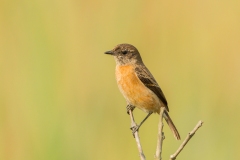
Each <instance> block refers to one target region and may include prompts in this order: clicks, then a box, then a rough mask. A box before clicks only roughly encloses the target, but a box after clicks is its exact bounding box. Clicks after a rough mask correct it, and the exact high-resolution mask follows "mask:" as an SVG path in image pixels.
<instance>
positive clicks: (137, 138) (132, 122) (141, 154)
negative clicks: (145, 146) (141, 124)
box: [129, 110, 146, 160]
mask: <svg viewBox="0 0 240 160" xmlns="http://www.w3.org/2000/svg"><path fill="white" fill-rule="evenodd" d="M129 115H130V118H131V127H134V126H136V125H137V124H136V123H135V121H134V117H133V113H132V111H131V110H129ZM134 137H135V140H136V143H137V148H138V152H139V156H140V159H141V160H146V158H145V155H144V154H143V150H142V146H141V143H140V138H139V135H138V131H136V132H135V133H134Z"/></svg>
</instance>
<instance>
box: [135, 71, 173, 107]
mask: <svg viewBox="0 0 240 160" xmlns="http://www.w3.org/2000/svg"><path fill="white" fill-rule="evenodd" d="M135 71H136V74H137V76H138V78H139V79H140V80H141V81H142V83H143V84H144V85H145V86H146V87H148V88H149V89H150V90H151V91H153V93H155V94H156V95H157V97H158V98H159V99H160V100H161V101H162V102H163V104H164V105H165V107H166V109H167V111H169V109H168V104H167V100H166V98H165V96H164V94H163V92H162V90H161V88H160V87H159V85H158V84H157V82H156V80H155V79H154V77H153V76H152V74H151V73H150V71H149V70H148V69H147V67H145V66H144V67H143V66H140V67H139V66H137V67H136V68H135Z"/></svg>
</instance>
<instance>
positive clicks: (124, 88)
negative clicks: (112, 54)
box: [116, 65, 161, 112]
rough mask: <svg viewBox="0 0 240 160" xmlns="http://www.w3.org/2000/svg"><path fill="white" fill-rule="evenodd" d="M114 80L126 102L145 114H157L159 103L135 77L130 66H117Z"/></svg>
mask: <svg viewBox="0 0 240 160" xmlns="http://www.w3.org/2000/svg"><path fill="white" fill-rule="evenodd" d="M116 79H117V84H118V87H119V90H120V91H121V93H122V94H123V96H124V98H125V99H126V101H127V102H128V103H129V104H131V105H133V106H135V107H138V108H139V109H141V110H143V111H145V112H158V111H159V109H160V106H161V105H160V101H159V99H158V97H157V96H156V95H155V94H154V93H153V92H152V91H151V90H150V89H148V88H147V87H146V86H145V85H144V84H143V83H142V82H141V80H140V79H139V78H138V77H137V75H136V73H135V70H134V67H133V66H132V65H125V66H117V67H116Z"/></svg>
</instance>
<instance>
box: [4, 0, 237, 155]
mask: <svg viewBox="0 0 240 160" xmlns="http://www.w3.org/2000/svg"><path fill="white" fill-rule="evenodd" d="M239 7H240V2H239V1H226V0H225V1H221V2H220V1H214V0H212V1H196V0H195V1H166V2H164V1H151V2H149V1H146V2H144V1H140V2H134V1H40V0H33V1H27V0H23V1H15V0H9V1H7V0H2V1H0V77H1V79H0V159H3V160H31V159H34V160H43V159H44V160H47V159H49V160H50V159H51V160H53V159H57V160H61V159H63V160H65V159H71V160H75V159H87V160H88V159H104V160H108V159H116V160H117V159H138V154H137V149H136V144H135V142H134V140H133V138H132V136H131V133H130V130H129V129H128V128H129V126H130V120H129V117H128V115H127V114H126V112H125V105H126V104H125V101H124V99H123V97H122V96H121V94H120V93H119V91H118V89H117V86H116V83H115V77H114V67H115V62H114V60H113V58H112V57H110V56H106V55H104V54H103V52H104V51H106V50H109V49H112V48H113V47H114V46H115V45H117V44H119V43H131V44H133V45H135V46H136V47H137V48H138V49H139V50H140V52H141V54H142V57H143V59H144V62H145V64H146V65H147V66H148V68H149V69H150V70H151V72H152V73H153V75H154V76H155V78H156V79H157V80H158V82H159V84H160V85H161V87H162V89H163V91H164V93H165V95H166V97H167V99H168V101H169V107H170V114H171V116H172V117H173V119H174V122H175V123H176V125H177V128H178V129H179V131H180V133H181V136H182V138H184V137H185V135H186V134H187V132H189V131H190V130H191V129H192V128H193V127H194V125H195V124H196V123H197V121H198V120H200V119H202V120H203V121H204V122H205V123H204V127H203V128H201V129H200V130H199V131H198V133H197V134H196V137H194V138H193V139H192V140H191V142H190V143H189V144H188V146H187V147H186V149H185V150H184V151H183V152H182V153H181V154H180V156H179V159H189V157H191V158H192V159H196V160H198V159H238V158H240V154H239V151H238V150H239V147H240V145H239V141H240V139H239V135H240V129H239V128H238V127H237V126H238V122H239V121H240V118H239V116H238V112H239V111H240V109H239V103H240V99H239V95H240V90H239V89H240V62H239V61H240V60H239V59H240V47H239V44H240V30H239V28H240V21H239V19H240V10H239ZM135 114H136V118H137V120H138V121H140V119H141V118H142V117H144V116H145V114H144V113H142V112H141V111H137V110H136V111H135ZM157 121H158V117H157V116H156V115H154V116H152V117H151V118H150V119H149V120H148V121H147V122H146V124H145V125H144V127H143V128H142V129H141V131H140V135H141V140H142V144H143V149H144V151H145V154H146V156H147V157H148V159H149V158H152V157H153V154H154V151H155V147H156V144H155V143H156V135H157V128H156V127H157V123H158V122H157ZM165 135H166V137H167V139H166V140H165V141H164V154H163V156H164V157H163V158H164V159H167V158H168V156H169V155H170V154H171V153H173V152H174V151H175V150H176V148H177V147H178V146H179V144H180V142H176V141H175V140H174V138H173V136H172V135H171V133H170V132H169V129H168V127H165Z"/></svg>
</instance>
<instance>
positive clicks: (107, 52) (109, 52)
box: [104, 51, 113, 55]
mask: <svg viewBox="0 0 240 160" xmlns="http://www.w3.org/2000/svg"><path fill="white" fill-rule="evenodd" d="M104 53H105V54H110V55H113V51H106V52H104Z"/></svg>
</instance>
